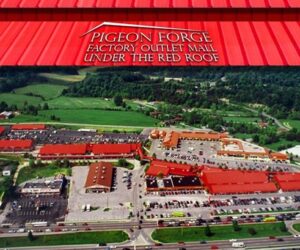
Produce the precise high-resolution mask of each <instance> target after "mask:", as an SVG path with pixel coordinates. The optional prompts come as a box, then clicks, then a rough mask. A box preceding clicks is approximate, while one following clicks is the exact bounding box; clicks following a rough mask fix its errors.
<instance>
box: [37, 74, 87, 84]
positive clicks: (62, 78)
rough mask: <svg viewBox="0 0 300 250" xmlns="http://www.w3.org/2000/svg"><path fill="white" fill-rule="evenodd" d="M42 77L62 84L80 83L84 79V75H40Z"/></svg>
mask: <svg viewBox="0 0 300 250" xmlns="http://www.w3.org/2000/svg"><path fill="white" fill-rule="evenodd" d="M39 75H40V76H42V77H45V78H47V79H49V80H58V81H64V82H70V83H72V82H80V81H82V80H83V79H84V78H85V75H83V74H81V75H66V74H55V73H40V74H39Z"/></svg>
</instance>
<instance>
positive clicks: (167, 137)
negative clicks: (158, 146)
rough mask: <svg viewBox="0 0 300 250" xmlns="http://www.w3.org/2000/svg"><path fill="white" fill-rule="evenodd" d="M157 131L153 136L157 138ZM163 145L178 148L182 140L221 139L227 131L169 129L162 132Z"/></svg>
mask: <svg viewBox="0 0 300 250" xmlns="http://www.w3.org/2000/svg"><path fill="white" fill-rule="evenodd" d="M155 135H156V134H155V131H154V132H153V134H151V135H150V136H152V138H153V139H155V137H153V136H155ZM161 137H163V146H164V147H165V148H176V147H177V146H178V143H179V141H180V140H200V141H219V140H221V139H223V138H227V137H228V134H227V133H217V132H213V131H209V132H207V131H196V132H194V131H181V132H180V131H173V130H172V131H168V132H167V133H164V134H162V136H161Z"/></svg>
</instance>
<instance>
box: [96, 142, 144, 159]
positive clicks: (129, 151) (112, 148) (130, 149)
mask: <svg viewBox="0 0 300 250" xmlns="http://www.w3.org/2000/svg"><path fill="white" fill-rule="evenodd" d="M139 147H141V145H140V144H129V143H123V144H94V145H91V151H92V153H93V154H94V155H105V156H106V157H107V156H108V155H110V156H112V157H114V156H115V157H120V156H123V157H131V156H133V155H135V154H136V153H137V149H138V148H139Z"/></svg>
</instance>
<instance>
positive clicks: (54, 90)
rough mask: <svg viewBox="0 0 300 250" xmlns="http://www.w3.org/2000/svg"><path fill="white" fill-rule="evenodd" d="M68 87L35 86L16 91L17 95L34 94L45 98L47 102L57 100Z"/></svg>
mask: <svg viewBox="0 0 300 250" xmlns="http://www.w3.org/2000/svg"><path fill="white" fill-rule="evenodd" d="M66 88H67V87H65V86H62V85H54V84H34V85H28V86H26V87H23V88H19V89H15V93H16V94H27V95H28V94H33V95H39V96H42V97H44V98H45V99H46V100H48V99H52V98H56V97H58V96H60V95H61V93H62V91H63V90H64V89H66Z"/></svg>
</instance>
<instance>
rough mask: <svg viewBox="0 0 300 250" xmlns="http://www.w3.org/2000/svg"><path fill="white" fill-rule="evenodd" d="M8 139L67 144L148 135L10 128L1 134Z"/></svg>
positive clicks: (136, 139)
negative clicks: (14, 129)
mask: <svg viewBox="0 0 300 250" xmlns="http://www.w3.org/2000/svg"><path fill="white" fill-rule="evenodd" d="M1 138H6V139H31V140H34V141H35V143H36V144H66V143H117V142H118V143H139V142H144V141H145V140H146V139H147V138H148V136H147V135H145V134H136V133H102V134H99V133H97V132H91V131H76V130H67V129H59V130H57V129H54V128H51V127H50V128H48V129H47V130H20V131H13V130H10V129H9V128H7V129H6V132H5V133H4V134H2V135H1Z"/></svg>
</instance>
